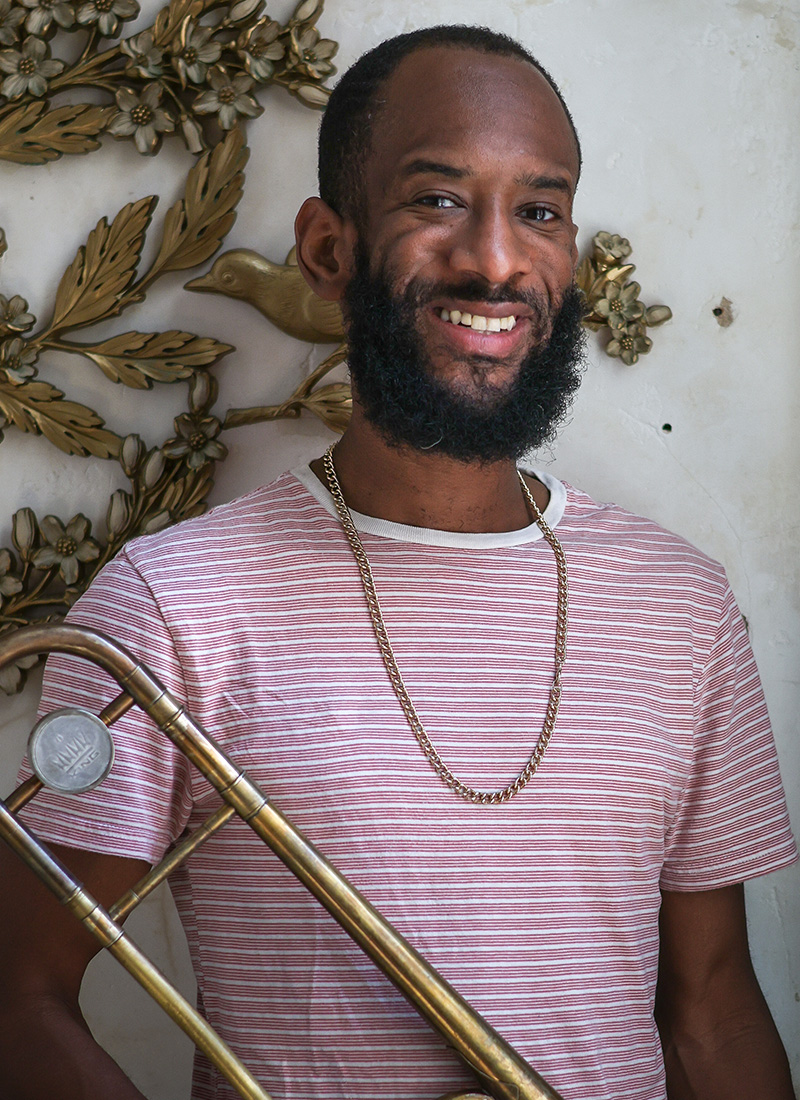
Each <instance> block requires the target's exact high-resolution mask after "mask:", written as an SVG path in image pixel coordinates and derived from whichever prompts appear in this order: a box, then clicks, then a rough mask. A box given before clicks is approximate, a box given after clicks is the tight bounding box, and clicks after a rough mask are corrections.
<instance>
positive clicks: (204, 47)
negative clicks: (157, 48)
mask: <svg viewBox="0 0 800 1100" xmlns="http://www.w3.org/2000/svg"><path fill="white" fill-rule="evenodd" d="M213 33H214V28H213V27H198V26H197V25H196V24H195V23H192V21H191V20H190V19H185V20H184V21H183V24H182V25H181V33H180V34H179V35H178V38H177V39H176V41H175V42H173V44H172V52H173V54H174V57H173V59H172V64H173V66H174V68H175V70H176V72H177V73H178V76H179V77H180V78H181V84H182V85H183V87H184V88H185V87H186V85H187V83H188V82H189V81H191V82H192V83H193V84H202V83H203V81H204V80H205V78H206V73H207V71H208V66H209V65H214V64H215V63H216V62H217V61H219V59H220V55H221V54H222V46H221V45H220V43H219V42H209V39H210V38H211V35H212V34H213Z"/></svg>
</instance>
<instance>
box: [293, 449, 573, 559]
mask: <svg viewBox="0 0 800 1100" xmlns="http://www.w3.org/2000/svg"><path fill="white" fill-rule="evenodd" d="M523 472H524V473H526V474H532V475H533V476H534V477H535V478H538V480H539V481H541V482H542V483H543V484H544V485H545V486H546V487H547V489H548V490H549V491H550V500H549V502H548V505H547V508H546V509H545V512H544V518H545V520H546V521H547V523H548V524H549V525H550V527H556V525H557V524H558V522H559V520H560V519H561V517H562V516H563V515H564V507H565V505H566V502H567V490H566V489H565V487H564V485H563V484H562V483H561V482H560V481H559V480H558V479H557V478H554V477H553V476H552V475H551V474H547V473H544V472H542V471H539V470H528V469H525V470H524V471H523ZM291 474H292V476H293V477H296V478H297V480H298V481H299V482H301V483H302V484H303V485H304V486H305V487H306V489H308V491H309V493H311V495H312V496H313V497H314V498H315V500H318V501H319V503H320V504H321V505H322V506H323V508H324V509H325V510H326V512H330V514H331V515H332V516H336V518H337V519H338V518H339V517H338V513H337V511H336V505H335V504H334V503H333V497H332V496H331V495H330V493H329V492H328V490H327V489H326V487H325V486H324V485H323V484H322V482H321V481H320V480H319V478H318V477H317V476H316V474H315V473H314V472H313V470H312V469H311V467H310V466H298V467H296V468H295V469H294V470H292V471H291ZM350 514H351V516H352V517H353V523H354V524H355V525H356V527H357V528H358V530H359V531H362V532H364V533H365V534H368V535H380V536H381V537H382V538H387V539H395V540H396V541H397V542H417V543H421V544H422V545H423V546H456V547H460V548H461V549H463V550H482V549H486V548H488V547H496V546H519V545H521V544H523V543H526V542H536V541H537V539H540V538H541V537H542V532H541V530H540V529H539V527H538V526H537V525H536V524H535V523H531V524H530V525H529V526H528V527H521V528H520V529H519V530H518V531H487V532H485V533H484V532H472V531H436V530H433V529H431V528H428V527H411V526H410V525H408V524H405V523H393V522H392V521H391V520H388V519H378V518H377V517H376V516H365V515H364V514H363V513H362V512H354V511H352V509H351V512H350Z"/></svg>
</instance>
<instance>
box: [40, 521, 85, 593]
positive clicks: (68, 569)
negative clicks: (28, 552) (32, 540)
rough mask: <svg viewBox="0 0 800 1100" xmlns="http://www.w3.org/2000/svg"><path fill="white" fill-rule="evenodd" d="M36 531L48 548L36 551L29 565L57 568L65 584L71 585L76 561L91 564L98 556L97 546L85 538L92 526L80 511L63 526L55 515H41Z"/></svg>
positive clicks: (78, 568)
mask: <svg viewBox="0 0 800 1100" xmlns="http://www.w3.org/2000/svg"><path fill="white" fill-rule="evenodd" d="M39 528H40V530H41V532H42V534H43V535H44V537H45V538H46V539H47V543H48V545H47V546H43V547H42V548H41V550H37V551H36V553H35V554H34V555H33V564H34V566H35V567H36V568H37V569H51V568H52V567H53V566H54V565H57V566H58V572H59V574H60V575H61V579H62V580H63V581H64V583H65V584H75V582H76V581H77V579H78V574H79V572H80V564H79V563H80V562H87V561H94V560H95V558H97V557H99V556H100V547H99V546H98V545H97V543H96V542H95V541H94V539H93V538H89V532H90V531H91V528H92V525H91V523H90V522H89V520H88V519H87V518H86V516H84V515H82V514H81V513H80V512H79V513H78V515H77V516H73V517H72V519H71V520H70V521H69V523H68V524H67V526H66V527H64V524H63V523H62V522H61V520H60V519H58V518H57V517H56V516H45V517H44V519H43V520H42V521H41V523H40V524H39Z"/></svg>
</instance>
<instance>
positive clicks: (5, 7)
mask: <svg viewBox="0 0 800 1100" xmlns="http://www.w3.org/2000/svg"><path fill="white" fill-rule="evenodd" d="M24 21H25V12H24V10H23V9H22V8H20V7H18V6H17V5H16V4H12V3H11V0H0V46H13V45H14V43H15V42H16V41H17V39H18V37H19V25H20V23H23V22H24Z"/></svg>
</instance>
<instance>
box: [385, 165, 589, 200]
mask: <svg viewBox="0 0 800 1100" xmlns="http://www.w3.org/2000/svg"><path fill="white" fill-rule="evenodd" d="M399 175H400V176H401V178H403V179H408V178H409V177H411V176H423V175H427V176H444V177H445V178H446V179H453V180H461V179H468V178H469V177H470V176H472V175H474V173H473V172H472V171H471V170H470V169H469V168H456V166H455V165H453V164H444V163H440V162H439V161H436V160H423V159H418V160H412V161H411V162H410V163H409V164H407V165H406V166H405V167H404V168H402V169H401V170H400V173H399ZM514 182H515V183H516V184H517V185H518V186H519V187H530V188H531V189H532V190H534V191H563V192H564V193H565V194H567V195H571V194H572V185H571V184H570V182H569V180H567V179H566V178H565V177H564V176H538V175H535V174H534V173H525V174H524V175H522V176H517V178H516V180H515V181H514Z"/></svg>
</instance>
